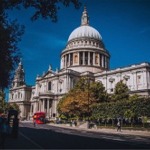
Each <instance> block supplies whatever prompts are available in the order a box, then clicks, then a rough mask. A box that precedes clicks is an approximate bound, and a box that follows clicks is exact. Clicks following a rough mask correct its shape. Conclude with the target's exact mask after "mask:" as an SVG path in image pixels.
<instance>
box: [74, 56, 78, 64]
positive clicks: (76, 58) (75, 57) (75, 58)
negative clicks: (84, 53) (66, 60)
mask: <svg viewBox="0 0 150 150" xmlns="http://www.w3.org/2000/svg"><path fill="white" fill-rule="evenodd" d="M77 62H78V55H75V56H74V63H77Z"/></svg>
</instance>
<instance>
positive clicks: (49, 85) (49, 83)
mask: <svg viewBox="0 0 150 150" xmlns="http://www.w3.org/2000/svg"><path fill="white" fill-rule="evenodd" d="M51 89H52V87H51V82H48V90H49V91H51Z"/></svg>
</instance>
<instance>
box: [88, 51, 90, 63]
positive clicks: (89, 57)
mask: <svg viewBox="0 0 150 150" xmlns="http://www.w3.org/2000/svg"><path fill="white" fill-rule="evenodd" d="M88 65H90V52H88Z"/></svg>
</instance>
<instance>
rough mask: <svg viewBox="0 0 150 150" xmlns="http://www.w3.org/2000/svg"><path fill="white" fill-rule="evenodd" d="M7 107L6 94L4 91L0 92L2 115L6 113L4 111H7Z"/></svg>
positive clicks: (0, 110) (0, 111)
mask: <svg viewBox="0 0 150 150" xmlns="http://www.w3.org/2000/svg"><path fill="white" fill-rule="evenodd" d="M5 106H6V102H5V94H4V92H2V91H1V90H0V113H4V111H5Z"/></svg>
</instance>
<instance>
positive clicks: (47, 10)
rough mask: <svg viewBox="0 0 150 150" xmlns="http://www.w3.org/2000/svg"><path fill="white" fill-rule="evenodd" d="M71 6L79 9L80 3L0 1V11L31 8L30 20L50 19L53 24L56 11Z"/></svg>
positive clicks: (35, 0) (59, 0)
mask: <svg viewBox="0 0 150 150" xmlns="http://www.w3.org/2000/svg"><path fill="white" fill-rule="evenodd" d="M70 4H73V5H74V7H75V8H76V9H79V8H80V6H81V2H79V0H1V4H0V5H1V9H5V10H7V9H14V8H17V9H22V7H24V8H25V9H28V8H32V9H33V10H34V14H33V15H32V17H31V19H32V20H37V19H39V18H43V19H50V20H51V21H53V22H57V20H58V17H57V15H58V14H57V13H58V10H59V9H60V8H61V7H62V6H65V7H69V6H70Z"/></svg>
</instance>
